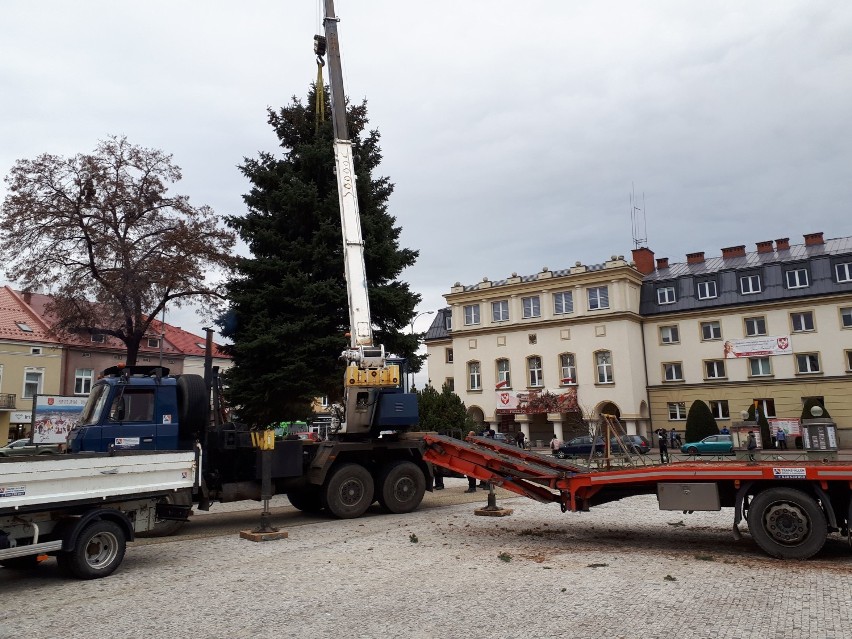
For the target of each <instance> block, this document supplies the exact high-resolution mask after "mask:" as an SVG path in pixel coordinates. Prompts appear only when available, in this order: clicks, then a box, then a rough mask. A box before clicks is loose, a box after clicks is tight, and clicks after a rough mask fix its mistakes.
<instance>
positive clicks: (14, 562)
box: [0, 555, 39, 570]
mask: <svg viewBox="0 0 852 639" xmlns="http://www.w3.org/2000/svg"><path fill="white" fill-rule="evenodd" d="M38 564H39V561H38V555H27V556H26V557H12V558H11V559H4V560H3V561H0V566H3V567H4V568H8V569H9V570H33V569H34V568H36V567H38Z"/></svg>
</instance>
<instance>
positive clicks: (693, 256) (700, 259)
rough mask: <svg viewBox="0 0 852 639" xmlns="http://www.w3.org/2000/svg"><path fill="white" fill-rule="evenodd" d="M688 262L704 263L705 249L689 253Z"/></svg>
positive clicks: (687, 255)
mask: <svg viewBox="0 0 852 639" xmlns="http://www.w3.org/2000/svg"><path fill="white" fill-rule="evenodd" d="M686 263H687V264H703V263H704V251H701V252H699V253H687V254H686Z"/></svg>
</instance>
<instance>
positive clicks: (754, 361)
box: [748, 357, 772, 377]
mask: <svg viewBox="0 0 852 639" xmlns="http://www.w3.org/2000/svg"><path fill="white" fill-rule="evenodd" d="M748 365H749V371H750V373H751V375H752V377H760V376H761V375H772V365H771V364H770V362H769V358H768V357H749V359H748Z"/></svg>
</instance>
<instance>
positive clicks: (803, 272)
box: [785, 268, 808, 288]
mask: <svg viewBox="0 0 852 639" xmlns="http://www.w3.org/2000/svg"><path fill="white" fill-rule="evenodd" d="M785 276H786V277H787V288H806V287H807V286H808V269H806V268H797V269H795V270H793V271H787V272H786V273H785Z"/></svg>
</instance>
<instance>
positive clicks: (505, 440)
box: [494, 433, 515, 445]
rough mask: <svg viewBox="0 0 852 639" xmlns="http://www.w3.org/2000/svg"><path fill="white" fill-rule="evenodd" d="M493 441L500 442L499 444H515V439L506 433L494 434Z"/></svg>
mask: <svg viewBox="0 0 852 639" xmlns="http://www.w3.org/2000/svg"><path fill="white" fill-rule="evenodd" d="M494 441H495V442H500V443H501V444H510V445H514V444H515V439H514V438H513V437H509V436H508V435H507V434H506V433H494Z"/></svg>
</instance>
